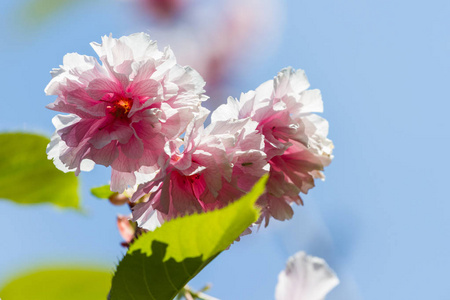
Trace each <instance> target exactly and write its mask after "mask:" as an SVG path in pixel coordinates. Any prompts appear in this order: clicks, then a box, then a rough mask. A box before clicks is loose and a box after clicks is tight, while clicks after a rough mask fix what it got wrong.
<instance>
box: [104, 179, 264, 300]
mask: <svg viewBox="0 0 450 300" xmlns="http://www.w3.org/2000/svg"><path fill="white" fill-rule="evenodd" d="M266 181H267V177H266V176H265V177H264V178H262V179H261V180H260V181H259V182H258V183H257V184H256V185H255V186H254V187H253V189H252V191H251V192H250V193H248V194H247V195H245V196H244V197H242V198H241V199H239V200H237V201H235V202H234V203H232V204H230V205H228V206H227V207H225V208H223V209H220V210H214V211H211V212H208V213H203V214H195V215H190V216H185V217H182V218H177V219H174V220H171V221H169V222H167V223H164V224H163V225H162V226H161V227H160V228H157V229H156V230H155V231H153V232H148V233H145V234H143V235H142V236H140V237H139V238H138V239H137V240H136V241H135V242H134V243H133V244H132V245H131V247H130V249H129V250H128V252H127V254H126V255H125V257H124V258H123V259H122V261H121V262H120V263H119V265H118V266H117V271H116V273H115V275H114V277H113V280H112V288H111V294H110V295H111V300H128V299H133V300H141V299H142V300H144V299H145V300H147V299H157V300H170V299H173V298H174V297H175V296H176V295H177V294H178V292H179V291H180V290H181V289H182V288H183V287H184V286H185V285H186V284H187V283H188V282H189V280H191V279H192V278H193V277H194V276H195V275H197V273H198V272H200V271H201V270H202V269H203V268H204V267H205V266H206V265H207V264H208V263H209V262H210V261H211V260H213V259H214V258H215V257H216V256H217V255H218V254H219V253H220V252H222V251H223V250H225V249H226V248H227V247H228V246H229V245H230V244H231V243H232V242H233V241H235V240H236V239H237V238H238V237H239V235H240V234H241V233H242V232H243V231H244V230H245V229H246V228H248V227H249V226H250V225H251V224H252V223H253V222H255V221H256V220H257V219H258V216H259V209H257V208H256V207H255V202H256V200H257V199H258V198H259V196H260V195H261V194H262V193H263V192H264V188H265V183H266Z"/></svg>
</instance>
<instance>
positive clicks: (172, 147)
mask: <svg viewBox="0 0 450 300" xmlns="http://www.w3.org/2000/svg"><path fill="white" fill-rule="evenodd" d="M207 114H208V111H207V110H206V109H204V111H203V113H202V114H199V116H198V118H197V119H196V121H195V122H193V123H192V124H191V125H190V127H189V128H188V130H187V132H186V135H185V137H184V141H181V140H179V141H171V142H170V143H169V144H168V145H166V148H165V151H166V153H167V155H168V156H169V157H170V158H169V159H168V160H167V162H166V165H165V166H164V167H162V168H161V170H160V171H159V173H158V174H157V175H156V177H155V178H154V179H153V180H152V181H150V182H148V183H145V184H143V185H140V186H139V188H138V190H137V192H136V193H135V194H134V195H133V198H132V201H138V200H139V199H141V198H142V197H143V196H144V195H145V194H149V198H148V200H147V201H146V202H143V203H138V204H137V205H136V206H135V207H134V208H133V219H134V220H135V221H137V222H138V224H139V226H140V227H142V228H145V229H148V230H152V229H154V228H156V227H158V225H159V224H161V223H162V222H164V221H165V220H169V219H171V218H174V217H177V216H181V215H185V214H191V213H195V212H203V211H209V210H213V209H216V208H220V207H223V206H225V205H227V204H228V203H230V202H232V201H234V200H236V199H238V198H239V197H241V196H242V195H244V194H245V193H246V192H248V191H249V190H250V189H251V187H252V186H253V184H255V183H256V181H257V180H258V179H259V178H260V177H261V176H262V175H264V174H265V173H267V172H268V170H269V168H268V164H267V160H266V155H265V153H264V152H263V147H264V141H263V138H262V136H261V135H260V134H259V133H258V132H257V131H256V126H257V125H258V124H257V123H256V122H254V121H252V120H250V119H249V118H247V119H243V120H234V121H218V122H213V123H211V124H210V125H209V126H208V127H207V128H204V127H203V125H202V124H203V122H204V119H205V118H206V117H207ZM180 149H182V150H180ZM239 175H244V176H242V177H239ZM155 224H156V225H155Z"/></svg>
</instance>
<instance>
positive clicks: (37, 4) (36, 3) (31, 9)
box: [19, 0, 84, 27]
mask: <svg viewBox="0 0 450 300" xmlns="http://www.w3.org/2000/svg"><path fill="white" fill-rule="evenodd" d="M80 2H84V1H83V0H28V1H27V2H26V3H24V4H23V5H22V6H21V7H20V11H19V13H20V19H19V20H21V25H22V26H23V25H28V26H29V27H34V26H36V25H40V24H41V23H42V22H43V21H45V20H47V19H48V18H50V17H51V16H52V15H54V14H56V13H57V12H58V11H60V10H62V9H64V8H68V7H70V6H71V5H73V4H76V3H80Z"/></svg>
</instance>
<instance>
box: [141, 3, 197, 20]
mask: <svg viewBox="0 0 450 300" xmlns="http://www.w3.org/2000/svg"><path fill="white" fill-rule="evenodd" d="M140 2H141V4H142V6H143V7H144V8H145V9H147V10H148V12H149V13H151V14H152V15H153V16H155V17H157V18H159V19H168V18H171V17H174V16H175V15H176V14H177V13H179V12H180V11H181V10H182V9H183V8H184V7H185V6H186V4H187V2H188V0H140Z"/></svg>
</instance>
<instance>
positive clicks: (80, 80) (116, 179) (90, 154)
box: [46, 33, 333, 230]
mask: <svg viewBox="0 0 450 300" xmlns="http://www.w3.org/2000/svg"><path fill="white" fill-rule="evenodd" d="M91 45H92V47H93V48H94V50H95V51H96V52H97V54H98V55H99V57H100V60H101V63H99V62H98V61H97V60H96V59H95V58H93V57H88V56H82V55H79V54H75V53H72V54H67V55H66V56H65V57H64V64H63V65H62V66H61V67H60V68H59V69H54V70H53V71H52V75H53V79H52V80H51V81H50V83H49V85H48V86H47V88H46V93H47V94H48V95H57V99H56V101H55V102H54V103H52V104H50V105H49V106H48V108H50V109H53V110H56V111H60V112H63V113H67V114H65V115H57V116H56V117H55V118H54V119H53V123H54V125H55V127H56V132H55V134H54V135H53V136H52V139H51V142H50V144H49V146H48V149H47V153H48V157H49V158H51V159H53V161H54V163H55V165H56V166H57V167H58V168H59V169H61V170H63V171H65V172H67V171H75V173H76V174H77V175H78V174H79V173H80V171H89V170H91V169H92V168H93V167H94V165H95V164H101V165H104V166H110V167H111V170H112V171H111V172H112V173H111V189H112V190H113V191H116V192H123V191H124V190H125V189H126V188H127V187H130V186H131V187H133V186H135V187H137V190H136V192H135V193H134V195H133V196H132V198H131V201H132V202H134V203H136V205H134V206H133V215H132V218H133V220H134V221H137V222H138V224H139V226H140V227H142V228H144V229H148V230H152V229H153V228H155V226H158V225H159V224H161V223H162V222H164V221H166V220H168V219H171V218H174V217H177V216H180V215H184V214H190V213H194V212H202V211H208V210H212V209H216V208H220V207H223V206H225V205H227V204H228V203H230V202H232V201H234V200H236V199H238V198H239V197H240V196H242V195H243V194H245V193H246V192H248V191H249V190H250V188H251V187H252V186H253V184H254V183H255V182H256V181H257V180H258V179H259V178H260V177H261V176H263V175H264V174H266V173H269V182H268V186H267V191H266V193H265V194H264V195H263V196H262V197H261V198H260V199H259V200H258V204H259V205H260V206H261V208H262V211H263V214H262V217H261V219H260V222H262V221H263V220H264V219H265V222H266V225H267V222H268V220H269V219H270V217H274V218H276V219H279V220H284V219H289V218H291V216H292V213H293V212H292V209H291V207H290V204H291V203H298V204H300V203H302V200H301V198H300V196H299V193H300V192H302V193H307V192H308V190H309V189H310V188H312V187H313V186H314V179H315V178H323V175H322V173H321V171H322V170H323V168H324V167H325V166H327V165H328V164H329V163H330V161H331V158H332V157H331V151H332V148H333V145H332V143H331V141H330V140H328V139H327V137H326V136H327V131H328V123H327V122H326V121H325V120H324V119H322V118H321V117H319V116H317V115H316V114H314V113H315V112H321V111H322V100H321V95H320V92H319V91H318V90H308V88H309V83H308V80H307V79H306V76H305V74H304V72H303V71H301V70H298V71H295V70H293V69H291V68H287V69H283V70H282V71H281V72H280V73H279V74H278V75H277V76H276V77H275V79H273V80H270V81H267V82H266V83H264V84H262V85H261V86H259V87H258V88H257V89H256V90H255V91H250V92H248V93H245V94H242V95H241V97H240V99H239V100H238V99H234V98H229V99H228V103H227V104H226V105H222V106H220V107H219V108H218V109H217V110H216V111H214V112H213V113H212V115H211V123H210V124H209V125H208V126H206V127H205V126H204V123H205V120H206V118H207V117H208V115H209V111H208V110H207V109H205V108H203V107H202V106H201V102H202V101H204V100H206V99H207V97H206V96H205V95H203V93H204V90H203V86H204V84H205V83H204V81H203V79H202V78H201V76H200V75H199V74H198V73H197V72H196V71H194V70H193V69H191V68H189V67H182V66H179V65H178V64H177V63H176V60H175V57H174V55H173V53H172V51H171V50H170V48H166V49H164V51H159V50H158V48H157V45H156V42H154V41H152V40H150V37H149V36H148V35H146V34H144V33H140V34H134V35H130V36H126V37H121V38H120V39H114V38H112V37H111V36H109V37H108V36H105V37H103V39H102V44H96V43H92V44H91Z"/></svg>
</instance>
